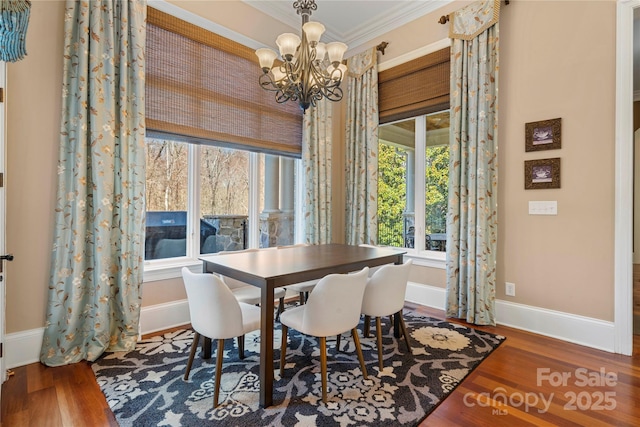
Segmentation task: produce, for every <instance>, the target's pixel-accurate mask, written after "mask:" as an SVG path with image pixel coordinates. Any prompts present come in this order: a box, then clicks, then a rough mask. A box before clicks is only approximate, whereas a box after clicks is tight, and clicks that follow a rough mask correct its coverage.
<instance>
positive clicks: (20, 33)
mask: <svg viewBox="0 0 640 427" xmlns="http://www.w3.org/2000/svg"><path fill="white" fill-rule="evenodd" d="M30 10H31V2H30V1H29V0H0V60H2V61H5V62H16V61H19V60H21V59H22V58H24V57H25V56H26V54H27V49H26V40H27V27H28V26H29V12H30Z"/></svg>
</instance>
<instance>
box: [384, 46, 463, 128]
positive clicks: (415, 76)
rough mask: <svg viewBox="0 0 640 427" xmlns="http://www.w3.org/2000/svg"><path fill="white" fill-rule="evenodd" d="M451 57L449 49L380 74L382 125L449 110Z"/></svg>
mask: <svg viewBox="0 0 640 427" xmlns="http://www.w3.org/2000/svg"><path fill="white" fill-rule="evenodd" d="M449 55H450V49H449V48H446V49H442V50H439V51H437V52H433V53H430V54H429V55H425V56H422V57H420V58H417V59H414V60H413V61H409V62H405V63H404V64H401V65H398V66H395V67H393V68H390V69H388V70H385V71H382V72H380V74H379V75H378V97H379V101H378V102H379V104H380V123H389V122H393V121H396V120H402V119H407V118H409V117H415V116H419V115H422V114H428V113H433V112H435V111H442V110H446V109H448V108H449Z"/></svg>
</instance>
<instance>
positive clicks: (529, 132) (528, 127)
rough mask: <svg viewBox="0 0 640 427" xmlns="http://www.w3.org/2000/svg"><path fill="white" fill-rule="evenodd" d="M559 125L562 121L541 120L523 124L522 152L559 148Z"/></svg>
mask: <svg viewBox="0 0 640 427" xmlns="http://www.w3.org/2000/svg"><path fill="white" fill-rule="evenodd" d="M561 124H562V119H550V120H542V121H540V122H531V123H525V125H524V142H525V144H524V150H525V151H542V150H556V149H559V148H561V147H562V141H561V139H560V137H561Z"/></svg>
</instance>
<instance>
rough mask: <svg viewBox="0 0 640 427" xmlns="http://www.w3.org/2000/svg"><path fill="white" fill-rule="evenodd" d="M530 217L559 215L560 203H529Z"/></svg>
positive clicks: (539, 201) (537, 201)
mask: <svg viewBox="0 0 640 427" xmlns="http://www.w3.org/2000/svg"><path fill="white" fill-rule="evenodd" d="M529 215H558V202H557V201H556V200H552V201H541V200H536V201H529Z"/></svg>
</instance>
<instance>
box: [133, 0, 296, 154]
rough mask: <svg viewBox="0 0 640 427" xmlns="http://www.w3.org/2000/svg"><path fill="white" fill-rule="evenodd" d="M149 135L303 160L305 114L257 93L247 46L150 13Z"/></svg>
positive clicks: (256, 71)
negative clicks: (303, 120)
mask: <svg viewBox="0 0 640 427" xmlns="http://www.w3.org/2000/svg"><path fill="white" fill-rule="evenodd" d="M146 61H147V71H146V91H145V96H146V126H147V135H148V136H151V137H170V138H172V139H174V140H176V139H177V140H182V141H187V142H193V143H199V144H209V145H217V146H228V147H232V148H239V149H244V150H250V151H258V152H264V153H270V154H280V155H286V156H292V157H300V152H301V144H302V111H301V110H300V109H299V108H298V105H297V104H295V103H286V104H278V103H276V101H275V98H274V95H273V94H272V93H271V92H267V91H265V90H263V89H262V88H260V86H259V85H258V77H259V76H260V74H261V73H262V70H261V69H260V66H259V65H258V61H257V57H256V56H255V53H254V51H253V50H252V49H250V48H248V47H246V46H243V45H241V44H239V43H237V42H234V41H232V40H229V39H227V38H224V37H222V36H219V35H217V34H214V33H212V32H211V31H208V30H206V29H204V28H201V27H198V26H196V25H193V24H190V23H188V22H185V21H183V20H181V19H178V18H176V17H174V16H172V15H169V14H166V13H164V12H161V11H159V10H157V9H153V8H151V7H150V8H148V20H147V49H146Z"/></svg>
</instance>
